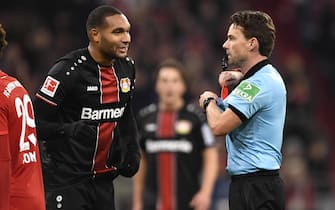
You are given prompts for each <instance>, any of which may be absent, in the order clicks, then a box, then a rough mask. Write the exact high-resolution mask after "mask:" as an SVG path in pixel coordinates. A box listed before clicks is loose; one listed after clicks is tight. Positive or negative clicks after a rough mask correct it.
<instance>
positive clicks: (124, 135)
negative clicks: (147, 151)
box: [118, 101, 140, 177]
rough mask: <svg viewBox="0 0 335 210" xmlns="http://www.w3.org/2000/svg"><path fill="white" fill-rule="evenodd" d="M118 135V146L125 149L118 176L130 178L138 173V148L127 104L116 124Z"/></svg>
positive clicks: (134, 121)
mask: <svg viewBox="0 0 335 210" xmlns="http://www.w3.org/2000/svg"><path fill="white" fill-rule="evenodd" d="M118 127H119V128H118V129H119V134H120V138H121V139H120V140H121V141H120V144H123V146H121V147H122V148H125V151H123V152H124V161H123V163H122V166H121V169H120V174H121V175H123V176H125V177H132V176H134V175H135V173H136V172H137V171H138V168H139V165H140V146H139V142H138V141H139V135H138V129H137V124H136V120H135V116H134V112H133V108H132V106H131V101H130V102H129V103H128V105H127V107H126V109H125V111H124V114H123V116H122V118H121V119H120V122H119V124H118Z"/></svg>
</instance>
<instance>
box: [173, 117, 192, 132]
mask: <svg viewBox="0 0 335 210" xmlns="http://www.w3.org/2000/svg"><path fill="white" fill-rule="evenodd" d="M175 130H176V133H178V134H181V135H186V134H189V133H190V132H191V130H192V123H191V122H190V121H188V120H179V121H177V122H176V124H175Z"/></svg>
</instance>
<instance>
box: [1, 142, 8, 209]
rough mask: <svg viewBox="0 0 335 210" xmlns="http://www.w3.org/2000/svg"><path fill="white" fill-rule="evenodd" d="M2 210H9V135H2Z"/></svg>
mask: <svg viewBox="0 0 335 210" xmlns="http://www.w3.org/2000/svg"><path fill="white" fill-rule="evenodd" d="M0 186H1V187H0V210H7V209H9V186H10V152H9V140H8V135H0Z"/></svg>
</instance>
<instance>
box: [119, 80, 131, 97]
mask: <svg viewBox="0 0 335 210" xmlns="http://www.w3.org/2000/svg"><path fill="white" fill-rule="evenodd" d="M120 87H121V91H122V93H128V92H129V91H130V79H129V78H128V77H127V78H122V79H121V80H120Z"/></svg>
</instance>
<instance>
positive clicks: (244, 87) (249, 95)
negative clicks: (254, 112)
mask: <svg viewBox="0 0 335 210" xmlns="http://www.w3.org/2000/svg"><path fill="white" fill-rule="evenodd" d="M259 91H260V89H259V87H257V86H256V85H254V84H251V83H250V82H248V81H243V82H241V83H240V84H239V85H238V86H237V87H236V88H235V89H234V91H233V94H234V95H237V96H239V97H241V98H243V99H244V100H246V101H248V102H252V101H253V100H254V99H255V97H256V95H257V94H258V93H259Z"/></svg>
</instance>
